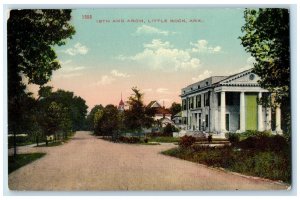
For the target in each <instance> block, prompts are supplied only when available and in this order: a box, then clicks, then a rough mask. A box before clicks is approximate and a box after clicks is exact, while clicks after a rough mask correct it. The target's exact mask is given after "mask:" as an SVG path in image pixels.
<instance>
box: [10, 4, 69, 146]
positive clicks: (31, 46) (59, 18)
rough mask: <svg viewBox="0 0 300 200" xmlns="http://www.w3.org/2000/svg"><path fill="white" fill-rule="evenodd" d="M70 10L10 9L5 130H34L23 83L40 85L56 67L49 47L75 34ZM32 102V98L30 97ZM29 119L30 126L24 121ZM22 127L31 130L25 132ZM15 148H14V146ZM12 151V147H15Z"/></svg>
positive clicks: (34, 108) (31, 109)
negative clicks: (6, 124)
mask: <svg viewBox="0 0 300 200" xmlns="http://www.w3.org/2000/svg"><path fill="white" fill-rule="evenodd" d="M70 19H71V10H51V9H46V10H33V9H31V10H26V9H24V10H11V11H10V13H9V19H8V21H7V67H8V69H7V79H8V131H9V133H13V134H14V135H15V134H18V133H24V132H26V131H30V130H32V127H36V120H34V119H35V118H36V117H32V116H34V112H35V110H36V108H37V107H36V105H35V104H34V106H33V107H31V106H28V105H26V104H27V103H28V101H31V100H30V99H31V98H32V97H31V96H30V93H28V92H26V84H27V83H26V82H25V81H23V80H28V83H32V84H37V85H39V86H42V85H44V84H46V83H47V82H48V81H49V80H50V78H51V75H52V71H53V70H57V69H59V68H60V64H59V62H58V60H56V54H55V52H54V49H53V47H54V46H55V45H59V46H60V45H63V44H65V42H66V39H68V38H71V36H72V35H73V34H74V33H75V29H74V27H73V26H71V25H70V24H69V22H70ZM32 99H33V98H32ZM28 118H31V119H33V120H31V121H32V122H33V124H30V122H28V121H26V120H25V119H28ZM23 125H24V126H25V125H29V126H30V127H31V128H29V129H26V127H24V126H23ZM14 146H16V145H14ZM15 152H16V148H15Z"/></svg>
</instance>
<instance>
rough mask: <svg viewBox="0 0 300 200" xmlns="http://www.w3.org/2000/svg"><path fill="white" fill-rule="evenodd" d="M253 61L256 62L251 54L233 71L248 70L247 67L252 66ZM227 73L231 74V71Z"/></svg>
mask: <svg viewBox="0 0 300 200" xmlns="http://www.w3.org/2000/svg"><path fill="white" fill-rule="evenodd" d="M254 63H256V60H255V58H254V57H252V56H250V57H248V58H247V60H246V64H245V65H244V66H243V67H241V68H239V69H237V70H235V71H234V73H239V72H242V71H246V70H248V69H251V68H253V67H254V65H253V64H254ZM228 74H232V72H228Z"/></svg>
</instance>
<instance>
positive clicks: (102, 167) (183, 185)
mask: <svg viewBox="0 0 300 200" xmlns="http://www.w3.org/2000/svg"><path fill="white" fill-rule="evenodd" d="M171 147H172V144H164V145H128V144H117V143H111V142H107V141H104V140H101V139H97V138H96V137H94V136H92V135H90V134H89V132H84V131H79V132H77V133H76V135H75V136H74V138H73V139H72V140H71V141H70V142H68V143H67V144H64V145H61V146H57V147H51V148H43V149H41V150H42V151H43V152H47V155H46V156H44V157H42V158H41V159H39V160H37V161H35V162H33V163H31V164H29V165H27V166H24V167H22V168H20V169H19V170H17V171H15V172H13V173H11V174H10V175H9V178H8V181H9V188H10V189H11V190H35V191H36V190H57V191H62V190H63V191H70V190H95V191H99V190H101V191H108V190H253V189H254V190H286V186H285V185H283V184H278V183H275V182H271V181H264V180H261V179H253V178H246V177H242V176H238V175H234V174H231V173H227V172H223V171H220V170H217V169H211V168H208V167H206V166H203V165H199V164H196V163H192V162H188V161H184V160H180V159H177V158H173V157H169V156H165V155H162V154H160V153H159V152H161V151H163V150H166V149H169V148H171ZM32 148H34V147H32ZM37 149H38V148H35V150H34V151H37ZM24 151H25V152H29V151H30V150H28V149H27V150H24ZM20 152H22V150H20Z"/></svg>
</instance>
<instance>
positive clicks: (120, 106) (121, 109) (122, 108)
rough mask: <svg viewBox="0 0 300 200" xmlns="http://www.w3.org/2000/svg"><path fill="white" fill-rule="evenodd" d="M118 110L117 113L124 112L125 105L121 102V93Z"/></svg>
mask: <svg viewBox="0 0 300 200" xmlns="http://www.w3.org/2000/svg"><path fill="white" fill-rule="evenodd" d="M118 110H119V111H124V110H125V104H124V102H123V96H122V92H121V101H120V103H119V106H118Z"/></svg>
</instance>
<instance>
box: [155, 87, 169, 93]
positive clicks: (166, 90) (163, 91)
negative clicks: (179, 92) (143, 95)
mask: <svg viewBox="0 0 300 200" xmlns="http://www.w3.org/2000/svg"><path fill="white" fill-rule="evenodd" d="M156 92H157V93H161V94H169V93H170V91H169V89H168V88H157V89H156Z"/></svg>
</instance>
